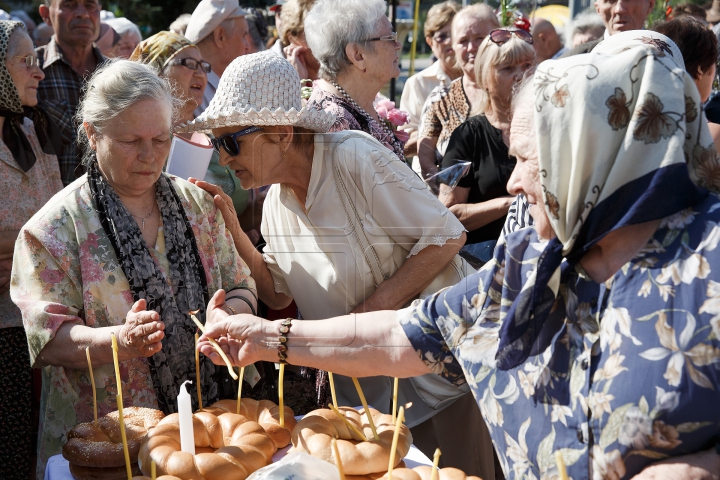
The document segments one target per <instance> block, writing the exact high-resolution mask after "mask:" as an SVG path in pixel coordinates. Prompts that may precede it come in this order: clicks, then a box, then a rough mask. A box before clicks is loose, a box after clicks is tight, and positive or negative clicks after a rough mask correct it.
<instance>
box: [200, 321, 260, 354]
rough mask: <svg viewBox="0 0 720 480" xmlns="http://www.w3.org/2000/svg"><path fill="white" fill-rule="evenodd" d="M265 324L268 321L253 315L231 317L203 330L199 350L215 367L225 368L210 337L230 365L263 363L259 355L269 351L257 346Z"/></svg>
mask: <svg viewBox="0 0 720 480" xmlns="http://www.w3.org/2000/svg"><path fill="white" fill-rule="evenodd" d="M265 323H267V320H264V319H262V318H259V317H255V316H253V315H247V314H241V315H233V316H232V317H229V318H226V319H225V320H222V321H220V322H218V323H214V324H212V325H210V326H208V327H206V329H205V334H203V336H202V337H200V339H199V341H198V350H200V353H202V354H203V355H205V356H206V357H208V358H209V359H210V360H211V361H212V362H213V363H214V364H216V365H224V363H225V362H223V359H222V357H220V355H219V354H218V353H217V351H216V350H215V349H214V348H213V346H212V345H211V344H210V341H209V340H208V337H209V338H212V339H213V340H215V341H216V342H217V344H218V345H219V346H220V348H222V349H223V351H224V352H225V354H226V355H227V356H228V358H229V359H230V362H231V363H232V364H233V365H237V366H246V365H250V364H251V363H255V362H256V361H258V360H263V358H261V357H260V354H261V353H262V352H263V351H264V350H267V349H268V348H270V347H268V346H266V345H262V344H260V343H259V340H260V339H261V338H262V331H263V326H264V324H265Z"/></svg>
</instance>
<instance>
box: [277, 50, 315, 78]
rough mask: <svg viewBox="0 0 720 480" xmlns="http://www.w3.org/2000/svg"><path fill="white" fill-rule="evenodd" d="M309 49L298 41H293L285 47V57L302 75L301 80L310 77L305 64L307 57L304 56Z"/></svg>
mask: <svg viewBox="0 0 720 480" xmlns="http://www.w3.org/2000/svg"><path fill="white" fill-rule="evenodd" d="M308 50H309V49H308V48H307V47H303V46H302V45H298V44H296V43H291V44H290V45H288V46H287V47H285V48H284V49H283V52H285V58H286V59H287V61H288V62H290V65H292V66H293V67H294V68H295V70H297V72H298V75H300V80H302V79H304V78H308V69H307V66H306V65H305V59H304V58H303V55H304V53H305V52H306V51H308Z"/></svg>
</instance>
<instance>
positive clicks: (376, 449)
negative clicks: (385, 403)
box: [292, 407, 412, 475]
mask: <svg viewBox="0 0 720 480" xmlns="http://www.w3.org/2000/svg"><path fill="white" fill-rule="evenodd" d="M338 410H339V411H340V412H341V413H342V414H343V416H344V417H345V418H346V419H347V420H348V421H349V422H350V423H352V424H353V425H354V426H355V427H357V429H358V430H359V431H361V432H363V434H364V435H365V436H366V437H367V438H368V439H369V440H368V441H367V442H366V441H362V439H361V438H360V437H359V436H358V435H357V434H356V433H355V432H353V431H352V430H350V429H349V428H348V427H347V425H346V424H345V422H343V421H342V420H341V419H340V417H339V416H338V415H336V414H335V413H334V412H333V411H332V410H327V409H319V410H314V411H312V412H310V413H308V414H307V415H305V417H304V418H303V419H302V420H300V421H299V422H298V424H297V425H296V426H295V428H294V429H293V432H292V443H293V448H294V450H297V451H301V452H305V453H309V454H310V455H312V456H314V457H318V458H321V459H323V460H325V461H326V462H330V463H335V461H334V456H333V453H332V445H331V441H332V439H333V438H335V439H338V440H337V446H338V452H339V453H340V459H341V461H342V464H343V469H344V470H345V473H346V474H348V475H367V474H371V473H376V472H386V471H387V468H388V463H389V462H390V450H391V448H392V439H393V432H394V430H395V425H394V424H393V421H392V416H390V415H385V414H383V413H380V412H378V411H377V410H375V409H373V408H371V409H370V414H371V415H372V418H373V421H374V422H375V426H376V429H377V433H378V437H380V441H376V440H374V439H373V433H372V429H371V428H370V424H369V423H368V420H367V416H366V415H365V412H364V410H363V409H360V411H358V410H355V409H354V408H350V407H340V408H339V409H338ZM410 445H412V435H411V434H410V430H409V429H408V428H407V427H406V426H405V425H402V427H401V428H400V436H399V439H398V445H397V451H396V453H395V465H398V464H399V463H400V462H401V461H402V459H403V458H404V457H405V455H407V453H408V451H410Z"/></svg>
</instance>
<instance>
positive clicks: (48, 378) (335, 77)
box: [0, 0, 720, 480]
mask: <svg viewBox="0 0 720 480" xmlns="http://www.w3.org/2000/svg"><path fill="white" fill-rule="evenodd" d="M713 8H714V7H713ZM713 8H710V9H709V10H707V11H706V10H704V9H702V8H700V7H697V6H695V5H694V4H684V5H677V6H675V7H672V8H671V9H669V10H668V11H667V18H666V19H665V20H664V21H660V22H656V23H654V24H652V25H651V24H648V17H649V15H650V13H651V12H652V11H653V9H655V1H654V0H628V1H625V0H597V1H596V2H595V5H594V9H593V11H591V12H585V13H582V14H580V15H578V16H576V17H575V18H574V19H573V20H572V21H571V22H570V23H569V24H568V25H565V28H564V32H558V30H556V27H555V26H554V25H553V24H552V23H551V22H550V21H549V20H546V19H542V18H530V19H529V24H528V23H523V22H519V23H518V24H517V25H516V26H509V27H508V26H502V25H503V22H501V21H500V20H499V16H498V13H497V12H496V11H495V10H493V9H492V8H491V7H489V6H488V5H486V4H484V3H477V4H473V5H469V6H465V7H461V6H460V5H459V4H458V3H456V2H455V1H453V0H446V1H443V2H438V3H436V4H434V5H433V6H432V7H431V8H430V9H429V11H428V12H427V17H426V19H425V22H424V31H423V34H424V40H425V42H426V43H427V44H428V46H429V47H430V49H431V51H432V54H433V58H434V62H433V63H432V65H431V66H430V67H428V68H427V69H425V70H423V71H421V72H419V73H417V74H415V75H414V76H412V77H410V78H408V80H407V82H406V83H405V85H404V87H403V91H402V97H401V100H400V103H399V110H397V109H395V106H394V104H393V103H392V102H390V101H389V100H388V99H387V98H385V97H384V96H383V94H382V91H383V89H384V87H385V86H386V85H387V84H388V82H389V81H390V80H391V79H393V78H396V77H398V76H399V75H400V71H401V68H400V57H401V51H402V44H401V43H400V41H399V38H398V34H397V33H396V32H394V31H393V27H392V24H391V22H390V20H389V19H388V17H387V4H386V2H385V1H384V0H287V1H278V2H277V3H276V4H275V5H273V6H271V7H270V8H269V12H270V13H271V14H272V15H274V17H275V18H274V25H275V30H276V34H275V36H271V35H270V31H271V29H270V28H269V27H268V23H267V17H266V15H265V13H264V12H263V11H260V10H258V9H253V8H243V7H241V6H240V4H239V2H238V0H201V1H200V2H199V3H198V4H197V7H196V8H195V9H194V11H193V12H192V13H191V14H190V13H188V14H184V15H182V16H180V17H179V18H177V19H176V20H175V21H174V22H172V24H170V25H168V29H167V30H165V31H160V32H157V33H154V34H152V35H143V32H144V31H145V30H143V29H141V28H139V27H138V26H137V25H136V24H135V23H133V22H132V21H130V19H127V18H115V17H114V16H113V15H112V14H111V13H109V12H105V11H104V10H103V9H102V5H101V2H100V1H99V0H45V1H44V3H42V4H41V5H40V7H39V14H40V16H41V17H42V19H43V21H44V22H43V23H41V24H39V25H36V24H35V22H33V21H32V19H30V17H29V16H28V15H27V14H26V13H25V12H21V11H14V12H10V14H5V16H3V15H0V86H1V87H2V90H3V94H2V96H0V103H2V107H0V160H2V162H0V185H2V186H3V188H4V194H5V200H4V201H3V207H2V209H0V350H1V351H2V352H3V353H4V354H5V360H4V362H3V369H2V370H1V371H2V384H3V387H4V388H3V391H2V393H0V411H2V412H3V419H4V421H2V422H0V438H2V439H3V449H2V453H1V454H0V457H1V459H0V460H1V461H0V478H3V479H5V478H7V479H11V478H23V479H24V478H28V477H30V478H37V479H38V480H39V479H42V478H43V477H44V475H45V469H46V465H47V462H48V459H49V458H50V457H51V456H53V455H57V454H58V453H60V451H61V448H62V446H63V444H64V443H65V441H66V433H67V432H68V430H69V429H70V428H72V427H73V426H75V425H76V424H77V423H79V422H86V421H90V420H92V417H93V396H96V398H97V408H98V414H99V415H104V414H106V413H108V412H110V411H112V410H115V409H116V393H117V390H118V385H117V384H116V383H115V382H116V380H115V377H114V373H113V365H112V350H111V348H110V343H111V334H115V335H116V336H117V340H118V356H119V360H120V366H121V371H122V375H123V383H125V388H124V389H123V395H124V399H123V403H124V404H125V406H140V407H149V408H156V409H160V410H162V411H163V412H164V413H172V412H175V411H176V409H177V404H176V397H177V395H178V391H179V388H180V385H181V384H182V383H183V382H184V381H186V380H191V381H194V380H195V378H196V371H195V369H196V364H195V354H194V350H195V348H196V347H195V343H194V342H195V341H194V335H195V333H196V331H197V330H196V326H195V323H194V322H193V321H192V320H191V318H190V312H191V311H198V312H199V313H198V317H199V318H200V319H201V321H202V322H203V323H205V325H206V333H205V335H203V336H202V337H201V338H200V343H199V345H198V347H197V348H198V349H199V350H200V351H201V352H202V353H203V354H204V355H203V356H201V360H202V361H201V364H200V365H201V370H202V371H201V376H200V377H198V378H200V379H201V380H200V383H201V385H200V388H199V390H198V391H200V392H202V393H201V394H202V397H203V402H204V403H206V404H209V403H212V402H214V401H216V400H218V399H222V398H235V396H236V395H237V392H238V387H239V385H238V383H237V381H234V380H233V379H232V378H231V376H230V375H229V374H228V372H227V371H226V369H224V368H218V367H216V366H215V365H216V364H218V365H220V364H223V361H222V359H221V358H220V357H219V355H218V354H217V353H216V352H215V351H214V350H213V348H212V346H210V344H209V339H210V338H212V339H215V340H216V341H217V342H218V343H219V344H220V345H221V347H222V348H223V349H224V350H225V352H226V353H227V355H228V356H229V357H230V359H231V361H232V362H233V363H234V364H235V365H237V366H249V365H253V366H254V369H252V370H251V373H250V374H246V377H245V379H242V378H241V379H240V380H239V381H240V382H242V384H241V385H240V387H241V388H242V391H243V395H247V396H250V397H252V398H257V399H271V400H272V399H276V398H277V394H278V393H277V373H276V368H275V364H277V363H287V364H288V365H287V371H286V379H285V381H286V382H287V383H288V384H289V388H286V389H285V404H286V405H288V406H290V407H291V408H292V409H293V410H294V412H295V413H296V414H305V413H307V412H310V411H312V410H314V409H317V408H323V407H325V406H326V405H327V404H328V403H329V401H330V398H331V397H330V386H329V385H330V384H329V382H330V380H329V372H332V373H334V377H333V378H334V386H335V388H336V391H337V392H336V393H337V399H338V401H339V403H340V404H342V405H349V406H355V405H359V404H360V398H359V396H358V393H357V390H356V388H355V385H354V383H353V381H352V378H351V377H360V384H361V385H362V389H363V391H364V393H365V397H366V398H367V400H368V402H369V403H370V404H371V405H372V406H373V407H375V408H376V409H378V410H381V411H383V412H385V413H388V412H389V411H390V409H391V406H392V401H393V377H399V378H400V381H399V384H398V385H399V387H398V399H399V403H400V404H401V405H402V404H406V405H412V406H411V408H409V409H408V410H407V412H406V423H407V425H408V427H409V428H410V429H411V432H412V434H413V443H414V444H415V445H416V446H417V447H418V448H419V449H420V450H421V451H422V452H424V453H425V454H426V455H428V456H432V453H433V452H434V451H435V449H436V448H438V447H439V448H440V449H441V450H442V452H443V455H442V459H441V462H440V465H441V466H451V467H456V468H460V469H462V470H463V471H465V472H466V473H467V474H468V475H477V476H479V477H481V478H483V479H485V480H488V479H502V478H507V479H521V478H535V479H541V478H543V479H544V478H548V479H549V478H562V476H561V473H560V471H559V470H558V465H559V463H562V464H564V465H565V467H566V468H567V471H568V474H569V476H570V478H575V479H580V478H593V479H596V480H604V479H613V480H614V479H629V478H634V479H636V480H651V479H660V478H672V479H681V480H682V479H688V480H689V479H700V480H703V479H717V478H718V474H719V472H720V410H719V409H717V408H716V405H718V404H719V402H720V393H719V392H720V307H718V298H719V297H720V267H719V268H718V270H717V271H716V270H715V266H716V265H715V258H718V265H720V257H719V256H718V252H720V250H718V249H717V245H718V241H720V233H719V232H720V226H719V224H720V198H719V197H718V193H720V155H718V148H720V95H718V93H717V92H716V91H714V90H713V86H714V84H715V81H716V79H717V72H716V67H717V63H718V34H720V32H716V31H714V30H713V24H715V23H716V22H720V3H719V5H718V8H717V9H715V10H717V11H715V10H713ZM0 14H4V12H0ZM145 33H146V34H147V33H148V32H146V31H145ZM143 37H146V38H143ZM391 111H392V113H391ZM397 118H400V119H401V121H399V122H397V123H396V122H395V121H394V120H393V119H397ZM398 123H400V124H401V125H400V126H398ZM200 134H204V135H206V136H207V141H208V144H212V146H213V154H212V157H211V159H210V162H209V166H208V168H207V172H206V174H205V176H204V177H203V178H179V177H177V176H174V175H170V174H168V173H166V171H165V169H166V163H167V161H168V156H169V154H170V151H171V148H172V145H173V142H175V141H177V139H184V140H186V141H194V139H196V138H197V136H198V135H200ZM176 137H177V139H176ZM458 166H466V167H467V169H468V172H467V174H466V175H465V176H463V177H462V178H460V179H459V180H458V181H457V182H451V183H447V182H446V183H444V184H443V183H442V182H443V181H444V180H442V179H443V178H444V177H443V174H444V173H443V172H450V171H453V169H455V168H456V167H458ZM203 168H204V167H203ZM431 177H432V178H437V177H440V178H441V180H440V182H441V185H440V187H439V189H437V190H433V189H431V188H429V187H428V184H427V183H426V181H427V180H428V179H430V178H431ZM468 261H469V263H468ZM471 265H473V266H479V267H480V268H479V270H477V269H475V268H474V267H473V266H471ZM278 319H284V320H278ZM281 336H282V337H283V339H285V340H286V342H283V343H282V344H279V343H278V338H280V337H281ZM86 349H88V350H87V351H89V354H87V355H89V356H90V358H91V360H92V364H93V368H94V376H95V379H98V382H97V385H96V390H95V391H93V389H92V388H93V387H92V386H91V381H90V378H89V376H88V372H87V368H88V367H87V365H88V364H87V357H86ZM33 369H35V370H33ZM33 372H37V373H36V374H35V375H34V374H33ZM100 379H102V380H100ZM191 396H192V402H193V405H194V406H195V407H197V405H198V398H197V393H196V392H195V389H193V392H192V393H191ZM557 458H561V459H562V462H559V461H558V460H557Z"/></svg>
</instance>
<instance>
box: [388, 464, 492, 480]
mask: <svg viewBox="0 0 720 480" xmlns="http://www.w3.org/2000/svg"><path fill="white" fill-rule="evenodd" d="M431 476H432V467H429V466H427V465H423V466H421V467H415V468H413V469H409V468H399V469H396V470H395V469H394V470H393V474H392V478H393V480H430V478H431ZM387 478H388V476H387V473H386V474H385V475H383V476H382V477H380V480H386V479H387ZM437 478H438V480H482V479H481V478H480V477H468V476H467V475H465V472H463V471H462V470H458V469H457V468H452V467H448V468H441V469H439V470H438V476H437Z"/></svg>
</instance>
